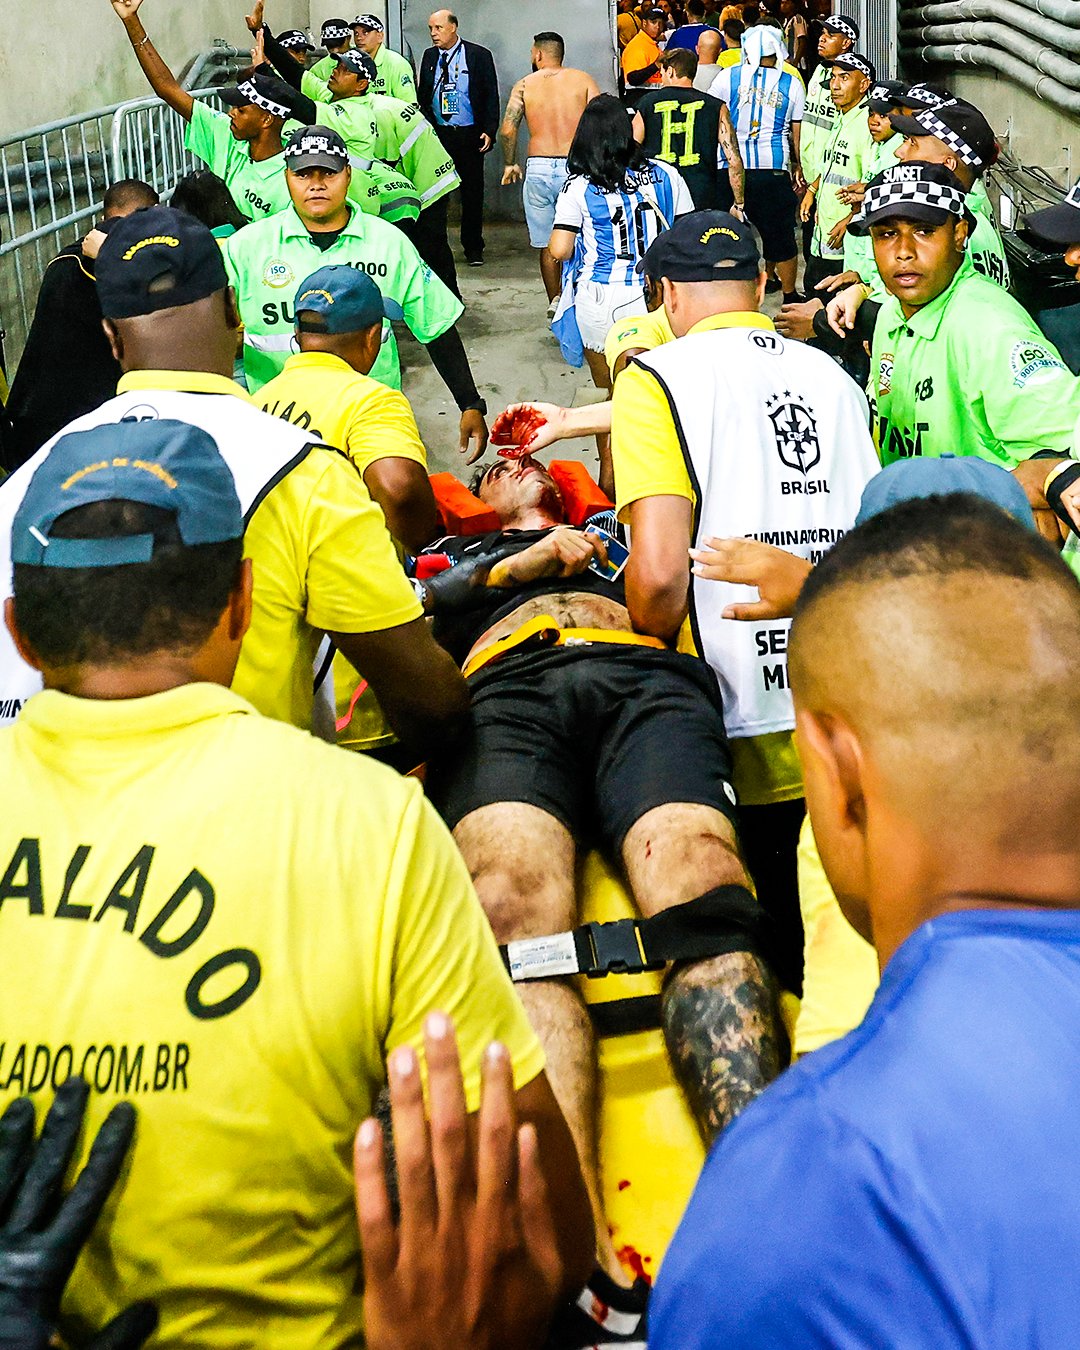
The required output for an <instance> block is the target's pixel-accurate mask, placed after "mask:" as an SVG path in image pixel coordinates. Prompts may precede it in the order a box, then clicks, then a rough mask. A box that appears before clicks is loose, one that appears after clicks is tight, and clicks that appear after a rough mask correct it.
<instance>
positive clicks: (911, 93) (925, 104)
mask: <svg viewBox="0 0 1080 1350" xmlns="http://www.w3.org/2000/svg"><path fill="white" fill-rule="evenodd" d="M903 102H904V105H905V106H906V107H908V108H918V109H922V108H940V107H941V105H942V104H943V103H951V102H952V96H951V95H950V94H943V93H941V92H940V91H939V90H937V89H931V88H930V86H929V85H928V84H912V85H909V86H908V89H907V93H906V94H905V95H904V99H903Z"/></svg>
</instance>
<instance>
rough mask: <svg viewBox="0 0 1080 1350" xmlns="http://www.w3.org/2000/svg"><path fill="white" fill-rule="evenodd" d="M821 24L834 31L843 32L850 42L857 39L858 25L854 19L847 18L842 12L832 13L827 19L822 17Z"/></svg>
mask: <svg viewBox="0 0 1080 1350" xmlns="http://www.w3.org/2000/svg"><path fill="white" fill-rule="evenodd" d="M821 26H822V28H829V29H831V30H832V31H833V32H834V33H843V35H844V36H845V37H846V38H850V39H851V41H852V42H858V40H859V25H858V24H857V23H856V22H855V20H854V19H849V18H847V17H846V16H845V15H843V14H833V15H831V16H830V17H829V18H827V19H822V21H821Z"/></svg>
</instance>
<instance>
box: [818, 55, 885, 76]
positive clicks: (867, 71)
mask: <svg viewBox="0 0 1080 1350" xmlns="http://www.w3.org/2000/svg"><path fill="white" fill-rule="evenodd" d="M829 65H830V66H842V67H843V68H844V70H857V71H858V72H859V74H860V75H865V76H866V78H867V79H868V80H869V81H870V83H871V84H873V82H874V80H876V79H877V74H876V72H875V70H874V63H873V61H871V60H870V59H869V58H868V57H865V56H863V55H862V54H861V53H860V52H841V53H840V55H839V56H834V57H833V58H832V60H831V61H830V62H829Z"/></svg>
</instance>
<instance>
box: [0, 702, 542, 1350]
mask: <svg viewBox="0 0 1080 1350" xmlns="http://www.w3.org/2000/svg"><path fill="white" fill-rule="evenodd" d="M0 951H3V952H5V953H6V954H8V957H9V959H8V960H6V961H5V962H4V973H3V979H2V980H0V1027H2V1028H3V1031H2V1035H0V1109H3V1107H5V1106H6V1105H7V1104H8V1102H9V1101H11V1100H12V1099H13V1098H14V1097H16V1096H19V1095H20V1094H22V1093H26V1092H29V1093H30V1094H31V1095H32V1096H33V1098H34V1100H35V1103H36V1106H37V1109H38V1113H39V1117H40V1116H41V1115H42V1114H43V1113H44V1111H45V1109H46V1107H47V1106H48V1103H49V1101H50V1100H51V1097H52V1094H53V1091H54V1089H55V1087H56V1086H57V1085H58V1084H59V1083H60V1082H62V1081H63V1080H64V1079H65V1078H66V1077H67V1076H68V1075H69V1074H70V1073H80V1072H81V1073H82V1074H83V1076H84V1077H85V1078H86V1079H87V1080H88V1081H89V1083H90V1085H91V1088H92V1092H91V1096H90V1105H89V1111H88V1122H87V1130H86V1135H85V1139H86V1140H89V1139H91V1138H92V1137H93V1134H94V1132H95V1131H96V1129H97V1127H98V1126H99V1125H100V1124H101V1122H102V1120H103V1119H104V1117H105V1115H106V1113H107V1112H108V1110H109V1108H110V1107H111V1106H112V1105H113V1104H114V1103H115V1102H117V1101H119V1100H121V1099H124V1098H128V1099H130V1100H132V1101H133V1102H134V1103H135V1104H136V1106H137V1108H138V1112H139V1118H138V1127H137V1130H136V1135H135V1144H134V1148H133V1150H132V1153H131V1156H130V1158H129V1161H128V1165H127V1168H126V1170H125V1174H124V1177H123V1179H122V1181H121V1182H120V1184H119V1185H118V1186H117V1188H116V1191H115V1192H114V1194H113V1196H112V1198H111V1200H110V1202H109V1204H108V1206H107V1207H106V1210H105V1214H104V1216H103V1218H102V1220H101V1221H100V1222H99V1223H98V1225H97V1227H96V1229H95V1230H94V1234H93V1236H92V1237H91V1239H90V1242H89V1244H88V1246H87V1249H86V1251H85V1252H84V1254H83V1256H82V1258H81V1260H80V1262H79V1265H78V1267H77V1268H76V1271H75V1275H74V1277H73V1279H72V1281H71V1283H70V1285H69V1287H68V1290H67V1294H66V1296H65V1300H64V1315H65V1319H66V1325H67V1326H68V1329H69V1330H71V1329H73V1328H75V1327H76V1326H79V1327H82V1328H84V1329H85V1328H86V1327H87V1326H89V1327H100V1326H102V1325H103V1324H104V1323H105V1322H106V1320H107V1319H108V1318H110V1317H112V1316H113V1315H114V1314H115V1313H116V1312H117V1311H118V1310H119V1309H120V1308H121V1307H123V1306H125V1305H126V1304H128V1303H130V1302H131V1301H132V1300H134V1299H143V1298H148V1299H152V1300H154V1302H156V1303H157V1304H158V1307H159V1309H160V1314H161V1329H160V1331H159V1333H158V1336H157V1337H156V1338H155V1340H154V1344H155V1345H163V1346H176V1347H180V1346H183V1347H184V1350H200V1348H203V1347H205V1350H219V1348H220V1350H224V1347H229V1348H230V1350H235V1348H236V1347H239V1346H256V1345H257V1346H266V1347H271V1346H272V1347H273V1350H312V1347H323V1348H325V1347H338V1346H345V1345H349V1346H355V1345H358V1344H360V1341H361V1313H362V1308H361V1299H360V1297H359V1294H358V1283H359V1253H358V1244H357V1234H356V1220H355V1216H354V1210H353V1183H352V1169H351V1157H352V1143H353V1138H354V1135H355V1132H356V1129H357V1126H358V1125H359V1123H360V1121H361V1120H363V1119H364V1118H365V1116H367V1115H368V1114H369V1113H370V1111H371V1109H372V1103H373V1101H374V1099H375V1096H376V1094H377V1092H378V1090H379V1088H380V1086H381V1085H382V1084H383V1082H384V1081H385V1079H384V1068H383V1066H384V1062H385V1058H386V1055H387V1053H388V1052H389V1051H390V1050H392V1049H393V1048H394V1047H395V1046H398V1045H402V1044H405V1043H408V1044H411V1045H414V1046H417V1047H422V1023H423V1019H424V1017H425V1016H426V1015H427V1014H428V1013H429V1012H431V1011H434V1010H436V1009H439V1010H443V1011H445V1012H446V1013H447V1014H449V1015H450V1016H451V1017H452V1018H453V1019H454V1022H455V1024H456V1027H457V1035H458V1041H459V1043H460V1045H461V1050H462V1059H463V1062H464V1065H465V1070H466V1092H467V1097H468V1101H469V1105H470V1109H472V1110H475V1109H476V1107H477V1104H478V1100H479V1060H480V1056H481V1054H482V1052H483V1048H484V1047H485V1046H486V1045H487V1043H488V1042H489V1041H491V1040H492V1039H496V1038H497V1039H500V1040H502V1041H503V1042H504V1043H505V1044H506V1045H507V1046H508V1048H509V1050H510V1054H511V1058H512V1060H513V1063H514V1068H515V1079H516V1082H517V1085H518V1086H519V1087H521V1086H523V1085H524V1084H525V1083H528V1082H529V1081H531V1080H532V1079H533V1078H535V1077H536V1075H537V1074H539V1073H540V1071H541V1069H542V1067H543V1057H542V1053H541V1051H540V1047H539V1045H538V1043H537V1040H536V1037H535V1035H534V1034H533V1032H532V1030H531V1029H530V1027H529V1024H528V1021H527V1019H526V1017H525V1014H524V1011H523V1009H522V1007H521V1004H520V1002H519V1001H518V998H517V996H516V994H515V993H514V990H513V987H512V985H511V984H510V982H509V978H508V976H507V975H506V973H505V971H504V969H503V966H502V962H501V960H500V958H499V954H498V950H497V948H496V946H495V943H494V940H493V938H492V936H491V931H490V928H489V927H488V924H487V921H486V919H485V917H484V914H483V912H482V910H481V908H480V905H479V902H478V901H477V899H476V894H475V892H474V890H473V887H472V883H471V881H470V879H469V874H468V870H467V869H466V867H465V864H464V862H463V860H462V858H461V856H460V854H459V853H458V852H457V850H456V849H455V847H454V845H453V842H452V840H451V838H450V836H449V834H448V833H447V831H446V829H445V827H444V826H443V825H442V823H441V822H440V821H439V819H438V817H437V816H436V814H435V812H434V810H433V809H432V808H431V807H430V806H429V805H428V803H427V802H426V801H425V799H424V797H423V795H422V793H421V790H420V787H419V785H418V784H417V783H416V782H414V781H412V780H407V779H403V778H400V777H399V776H398V775H397V774H395V773H393V772H392V771H391V770H389V769H386V768H384V767H383V766H382V765H379V764H374V763H372V762H370V761H369V760H367V759H365V758H363V757H361V756H353V755H348V754H345V753H344V752H342V751H340V750H336V749H334V748H333V747H332V746H327V745H324V744H322V743H320V742H319V741H317V740H315V739H314V738H312V737H311V736H309V735H306V734H304V733H302V732H299V731H297V730H295V729H294V728H292V727H287V726H283V725H281V724H280V723H275V722H272V721H270V720H268V719H266V718H263V717H259V716H258V715H257V713H256V712H255V710H254V709H253V708H252V707H251V706H250V705H249V704H247V703H245V702H244V701H243V700H242V699H240V698H238V697H237V696H236V695H235V694H234V693H232V692H231V691H229V690H227V689H223V688H221V687H219V686H217V685H209V684H193V685H185V686H182V687H180V688H177V689H173V690H169V691H168V692H165V693H161V694H155V695H153V696H151V697H147V698H140V699H131V700H117V701H93V700H86V699H76V698H72V697H70V696H69V695H66V694H61V693H57V692H54V691H46V692H44V693H41V694H38V695H36V696H35V697H34V698H32V699H31V700H30V701H29V702H28V703H27V705H26V707H25V708H24V709H23V712H22V713H21V715H20V716H19V718H18V720H17V721H16V722H15V723H14V724H13V725H12V726H10V727H7V728H4V729H3V730H2V731H0ZM16 953H17V959H14V957H15V954H16ZM84 1151H85V1144H84Z"/></svg>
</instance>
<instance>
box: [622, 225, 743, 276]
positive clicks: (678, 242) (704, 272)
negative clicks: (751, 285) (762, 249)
mask: <svg viewBox="0 0 1080 1350" xmlns="http://www.w3.org/2000/svg"><path fill="white" fill-rule="evenodd" d="M760 268H761V260H760V257H759V254H758V248H757V244H756V243H755V242H754V232H753V230H752V229H751V228H750V226H749V225H744V224H743V222H742V221H741V220H736V219H735V217H734V216H731V215H728V213H727V212H726V211H695V212H693V214H691V215H689V216H683V217H682V219H681V220H677V221H676V222H675V224H674V225H672V227H671V229H670V230H665V231H664V233H663V234H661V235H659V236H657V238H656V239H654V240H653V242H652V244H650V246H649V250H648V252H647V253H646V254H645V272H646V275H648V276H650V277H652V278H653V279H654V280H658V279H659V278H660V277H667V278H668V280H669V281H756V280H757V277H758V272H759V271H760Z"/></svg>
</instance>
